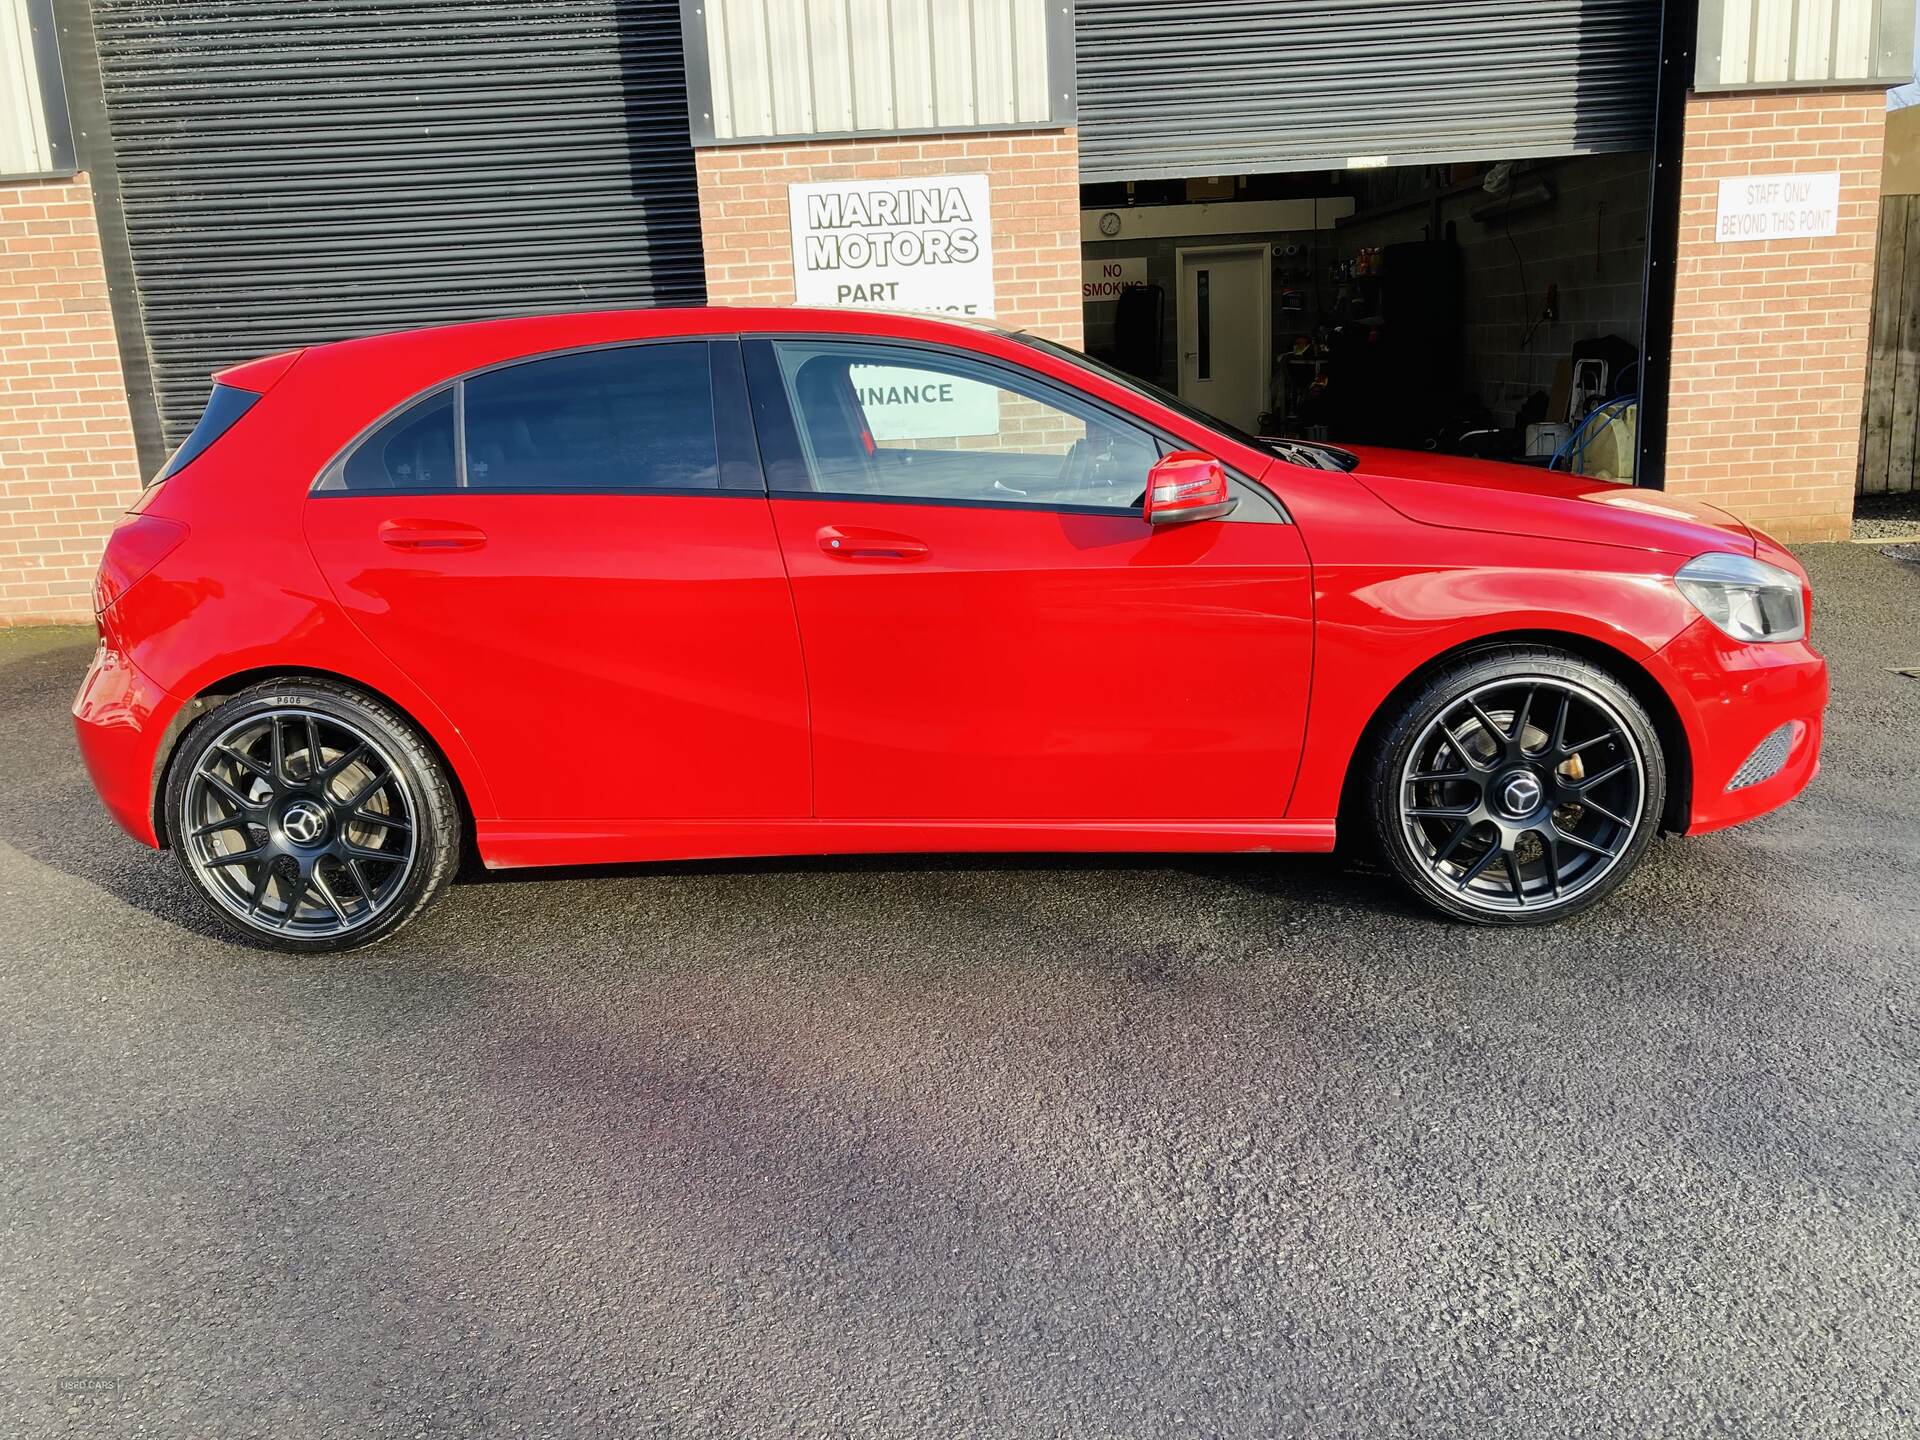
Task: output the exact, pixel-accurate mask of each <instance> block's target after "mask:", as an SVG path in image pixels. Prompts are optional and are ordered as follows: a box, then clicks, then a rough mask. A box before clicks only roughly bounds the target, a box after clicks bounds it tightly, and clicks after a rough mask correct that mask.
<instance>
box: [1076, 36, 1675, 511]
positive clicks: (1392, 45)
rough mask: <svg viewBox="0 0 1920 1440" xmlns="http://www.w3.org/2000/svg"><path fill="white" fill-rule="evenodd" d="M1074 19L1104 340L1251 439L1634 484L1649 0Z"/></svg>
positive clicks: (1122, 362) (1090, 253) (1656, 56)
mask: <svg viewBox="0 0 1920 1440" xmlns="http://www.w3.org/2000/svg"><path fill="white" fill-rule="evenodd" d="M1074 15H1075V39H1076V44H1077V51H1076V65H1077V75H1078V80H1079V88H1080V178H1081V243H1082V261H1083V276H1082V279H1083V288H1082V299H1083V302H1084V305H1085V315H1084V324H1085V335H1086V342H1087V345H1088V348H1089V349H1090V350H1091V351H1093V352H1094V353H1096V354H1098V355H1100V356H1101V357H1102V358H1105V359H1108V360H1110V361H1111V362H1113V363H1114V364H1116V365H1119V366H1120V367H1121V368H1123V369H1127V370H1129V371H1132V372H1133V373H1136V374H1139V375H1140V376H1141V377H1142V378H1143V379H1147V380H1150V381H1152V382H1153V383H1155V384H1158V385H1160V386H1162V387H1163V388H1165V389H1167V390H1171V391H1175V392H1177V393H1178V394H1179V395H1180V396H1181V397H1182V398H1183V399H1186V400H1188V401H1190V402H1191V403H1193V404H1196V405H1198V406H1200V407H1201V408H1202V409H1206V410H1210V411H1212V412H1213V413H1214V414H1217V415H1219V416H1220V417H1221V418H1222V419H1225V420H1229V421H1232V422H1233V423H1235V424H1237V425H1239V426H1240V427H1242V428H1243V429H1247V430H1255V431H1263V432H1267V433H1271V434H1277V435H1282V436H1289V437H1295V438H1301V439H1310V440H1311V439H1322V440H1329V441H1333V442H1336V443H1338V442H1346V443H1351V444H1376V445H1393V446H1402V447H1409V448H1413V449H1420V450H1436V451H1441V452H1447V453H1457V454H1462V455H1473V456H1484V457H1488V458H1497V459H1503V460H1516V461H1523V462H1527V463H1531V464H1535V465H1546V464H1548V463H1550V462H1551V463H1556V464H1558V465H1560V466H1562V467H1564V468H1569V469H1575V470H1580V471H1582V472H1584V473H1588V474H1609V475H1614V476H1617V477H1619V478H1623V479H1625V478H1630V477H1631V472H1632V470H1633V468H1634V466H1635V463H1636V461H1635V450H1636V445H1635V443H1634V432H1635V430H1636V427H1637V426H1638V424H1639V420H1640V415H1639V408H1638V401H1637V396H1638V393H1639V389H1640V374H1639V369H1638V362H1639V359H1640V357H1641V355H1642V354H1643V353H1644V351H1645V349H1646V346H1645V343H1644V332H1645V329H1646V324H1647V320H1646V311H1647V308H1648V306H1647V299H1648V288H1647V278H1646V272H1647V260H1648V248H1647V237H1648V234H1649V224H1648V217H1649V202H1650V189H1651V187H1650V183H1649V182H1650V178H1651V174H1652V170H1653V167H1652V162H1651V156H1652V153H1653V151H1654V148H1655V144H1656V133H1655V132H1656V123H1655V121H1656V113H1655V112H1656V100H1657V98H1658V95H1657V92H1658V85H1657V80H1658V76H1659V73H1660V56H1661V43H1662V42H1661V17H1662V8H1661V6H1660V4H1659V3H1658V0H1399V3H1395V4H1380V3H1373V0H1298V3H1292V4H1287V5H1269V6H1259V7H1254V6H1244V5H1239V4H1234V3H1230V0H1076V4H1075V7H1074ZM1211 20H1218V21H1220V22H1221V23H1218V24H1213V23H1208V22H1209V21H1211ZM1169 57H1171V58H1172V59H1174V60H1177V62H1178V63H1177V64H1169V63H1167V62H1168V58H1169ZM1663 213H1664V212H1663ZM1655 313H1656V314H1660V313H1662V312H1660V311H1659V310H1658V309H1657V308H1656V312H1655ZM1655 323H1656V325H1657V326H1658V327H1659V328H1660V329H1662V330H1664V328H1665V324H1666V322H1665V321H1664V320H1656V322H1655ZM1656 338H1657V341H1658V346H1659V349H1660V350H1661V352H1664V349H1665V338H1664V336H1657V337H1656ZM1663 363H1664V353H1662V354H1661V356H1660V357H1659V358H1658V359H1657V360H1656V362H1655V369H1656V374H1655V375H1654V378H1653V381H1652V382H1651V383H1650V384H1649V385H1648V386H1647V387H1646V388H1647V394H1648V396H1649V398H1650V401H1651V403H1652V405H1653V409H1652V410H1650V411H1649V426H1648V433H1649V435H1651V433H1652V430H1653V428H1654V426H1653V420H1654V417H1655V415H1656V414H1657V412H1658V410H1659V407H1660V405H1661V404H1663V402H1664V375H1665V371H1664V369H1663V368H1660V367H1661V366H1662V365H1663ZM1582 426H1584V427H1585V428H1581V427H1582ZM1556 456H1557V457H1558V458H1557V460H1556V459H1555V457H1556ZM1647 478H1655V477H1652V476H1649V477H1647Z"/></svg>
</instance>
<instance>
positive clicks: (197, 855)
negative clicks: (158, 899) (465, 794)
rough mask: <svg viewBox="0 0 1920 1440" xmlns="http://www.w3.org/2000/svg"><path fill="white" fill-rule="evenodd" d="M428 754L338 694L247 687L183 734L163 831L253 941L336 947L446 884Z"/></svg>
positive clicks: (452, 831)
mask: <svg viewBox="0 0 1920 1440" xmlns="http://www.w3.org/2000/svg"><path fill="white" fill-rule="evenodd" d="M455 815H456V812H455V809H454V804H453V798H452V793H451V790H450V788H449V786H448V783H447V780H446V778H445V775H444V773H443V768H442V766H441V765H440V763H439V761H438V759H437V757H435V756H434V755H433V754H432V752H431V751H430V750H429V749H428V748H427V747H426V745H425V744H424V743H423V742H422V741H421V740H420V738H419V736H418V735H417V734H416V733H415V732H414V730H413V728H412V727H411V726H410V725H408V724H407V723H406V722H405V721H404V720H402V719H401V718H400V717H399V716H397V715H395V714H393V713H392V712H391V711H390V710H388V709H386V707H384V706H382V705H379V704H378V703H376V702H374V701H373V700H371V699H370V698H368V697H366V696H363V695H361V694H359V693H358V692H355V691H351V690H348V689H346V688H345V687H336V686H332V685H326V684H322V683H319V682H297V683H291V682H288V683H274V684H269V685H267V686H262V687H257V688H256V689H254V690H251V691H248V692H246V693H245V694H242V695H240V696H236V697H235V698H234V699H232V700H230V701H228V702H226V703H225V704H224V705H222V706H220V707H219V708H218V709H217V710H215V711H214V712H213V713H211V714H210V715H207V716H206V717H204V718H202V719H201V720H200V721H198V722H197V723H196V724H195V725H194V727H193V728H192V729H191V730H189V731H188V733H187V735H186V736H185V737H183V738H182V741H181V744H180V748H179V750H178V751H177V752H176V754H175V757H174V760H173V763H172V765H171V767H170V770H169V784H168V790H167V808H166V830H167V835H168V838H169V840H170V842H171V843H172V846H173V848H174V851H175V853H176V855H177V856H178V858H179V862H180V864H181V866H182V868H183V869H184V870H185V871H186V873H187V876H188V878H189V879H190V880H191V881H192V882H193V885H194V888H195V889H196V890H197V891H198V893H199V894H200V895H201V896H202V898H203V899H205V900H206V901H207V902H208V903H209V904H210V905H211V906H212V907H213V908H214V910H215V912H216V913H218V914H219V915H220V917H221V919H222V920H224V921H225V922H227V923H228V924H229V925H230V926H232V927H234V928H236V929H237V930H239V931H240V932H241V933H242V934H244V935H245V936H246V937H247V938H249V939H251V940H253V941H255V942H256V943H263V944H266V945H270V946H274V947H276V948H281V949H295V950H345V949H354V948H357V947H359V946H362V945H367V944H371V943H373V942H374V941H375V940H378V939H382V938H384V937H385V936H387V935H389V934H391V933H392V932H393V931H394V930H396V929H398V928H399V926H400V925H402V924H404V923H405V922H406V921H407V920H408V919H410V918H411V917H412V916H413V915H414V914H416V913H418V911H419V910H420V909H421V908H422V907H423V906H424V905H425V904H426V902H427V901H428V900H429V899H431V898H432V897H433V896H434V895H435V894H437V893H438V892H439V890H440V889H441V888H442V887H443V886H444V885H445V883H446V880H447V878H448V877H449V876H450V875H451V873H452V869H453V866H454V864H455V862H456V860H457V854H458V848H459V830H458V825H457V822H456V819H455Z"/></svg>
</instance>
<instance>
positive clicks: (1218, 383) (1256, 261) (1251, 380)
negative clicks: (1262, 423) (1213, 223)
mask: <svg viewBox="0 0 1920 1440" xmlns="http://www.w3.org/2000/svg"><path fill="white" fill-rule="evenodd" d="M1178 260H1179V264H1178V270H1179V280H1180V398H1181V399H1182V400H1185V401H1188V402H1189V403H1191V404H1194V405H1198V406H1199V407H1200V408H1201V409H1202V410H1205V411H1206V412H1207V413H1208V414H1210V415H1218V416H1219V417H1220V418H1221V419H1222V420H1230V421H1232V422H1233V423H1234V424H1235V425H1238V426H1239V427H1240V428H1241V429H1243V430H1252V429H1255V428H1256V427H1257V426H1258V424H1259V420H1260V412H1261V411H1263V410H1265V409H1266V408H1267V379H1268V374H1269V372H1270V371H1271V369H1272V367H1273V301H1272V293H1271V286H1272V275H1273V262H1272V255H1271V247H1269V246H1267V245H1221V246H1209V247H1207V248H1205V249H1194V250H1182V251H1180V252H1179V253H1178Z"/></svg>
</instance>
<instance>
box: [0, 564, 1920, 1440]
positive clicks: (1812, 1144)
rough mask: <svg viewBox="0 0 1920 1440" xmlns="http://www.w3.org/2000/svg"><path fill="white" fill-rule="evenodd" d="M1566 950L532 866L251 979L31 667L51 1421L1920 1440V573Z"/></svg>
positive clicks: (26, 966)
mask: <svg viewBox="0 0 1920 1440" xmlns="http://www.w3.org/2000/svg"><path fill="white" fill-rule="evenodd" d="M1807 559H1808V563H1809V564H1810V566H1811V567H1812V569H1813V573H1814V575H1815V580H1816V585H1817V588H1818V607H1817V613H1816V622H1815V625H1816V636H1815V638H1816V641H1817V643H1819V644H1820V645H1821V646H1822V648H1824V649H1825V650H1826V652H1827V654H1828V655H1829V656H1830V658H1831V659H1832V661H1833V664H1834V702H1833V709H1832V711H1831V714H1830V729H1829V734H1828V745H1827V754H1826V765H1825V770H1824V772H1823V773H1822V774H1821V776H1820V777H1819V779H1818V780H1817V781H1816V782H1815V784H1814V786H1813V788H1812V789H1811V790H1810V791H1809V793H1808V794H1807V795H1806V796H1805V797H1803V798H1802V799H1801V800H1800V801H1799V802H1797V803H1796V804H1794V805H1793V806H1791V807H1789V808H1788V809H1786V810H1785V811H1783V812H1781V813H1779V814H1777V815H1774V816H1772V817H1769V818H1767V819H1765V820H1762V821H1760V822H1757V823H1755V824H1753V825H1750V826H1747V827H1745V828H1743V829H1740V830H1736V831H1733V832H1731V833H1726V834H1722V835H1717V836H1710V837H1702V838H1700V839H1696V840H1665V841H1661V842H1659V843H1657V844H1656V845H1655V847H1654V848H1653V850H1652V852H1651V854H1650V856H1649V858H1648V860H1647V862H1646V864H1645V866H1644V868H1643V869H1642V871H1641V872H1640V874H1639V875H1638V876H1637V877H1636V878H1635V879H1634V880H1633V881H1632V882H1631V883H1630V884H1629V885H1628V886H1627V887H1626V888H1625V889H1624V890H1623V891H1622V892H1621V893H1620V894H1619V895H1617V896H1616V897H1615V898H1614V899H1613V900H1612V901H1610V902H1609V903H1608V904H1606V905H1605V906H1603V907H1602V908H1600V909H1599V910H1598V911H1597V912H1595V913H1592V914H1590V915H1588V916H1585V917H1582V918H1580V919H1577V920H1575V921H1573V922H1570V923H1568V924H1565V925H1563V926H1561V927H1559V928H1557V929H1554V930H1551V931H1547V932H1544V933H1542V932H1525V933H1494V932H1487V931H1479V930H1473V929H1466V928H1461V927H1459V926H1455V925H1451V924H1447V923H1444V922H1440V921H1437V920H1430V919H1427V918H1425V916H1423V915H1421V914H1419V913H1417V912H1416V911H1414V910H1413V909H1411V908H1410V907H1409V906H1408V905H1407V904H1406V903H1405V902H1403V901H1402V900H1401V899H1400V898H1399V897H1398V895H1397V894H1396V892H1394V891H1393V890H1392V889H1391V888H1390V887H1389V886H1388V885H1387V883H1386V882H1385V880H1384V879H1383V878H1382V877H1381V876H1380V875H1378V874H1377V873H1374V872H1372V871H1370V870H1369V869H1368V868H1366V867H1365V866H1363V865H1355V864H1353V863H1351V862H1345V861H1338V860H1333V859H1325V858H1304V857H1302V858H1281V857H1265V858H1256V857H1247V858H1233V859H1215V858H1208V859H1193V860H1187V859H1173V860H1168V861H1163V860H1142V859H1131V858H1121V859H1114V860H1110V861H1109V860H1088V861H1074V862H1061V861H1050V860H1026V859H1014V860H1005V861H1001V860H973V859H925V860H921V859H903V860H878V861H859V862H841V861H828V862H765V863H742V864H727V865H703V866H687V867H676V868H672V869H666V870H648V869H638V868H635V869H622V870H618V871H612V872H595V873H588V872H568V873H564V874H545V875H537V876H521V877H516V878H493V879H486V880H481V881H477V882H473V883H466V884H462V885H460V886H458V887H457V888H456V889H455V890H454V891H453V892H452V893H450V894H449V895H448V896H447V897H446V899H445V900H444V901H443V902H442V903H441V904H440V906H439V907H438V908H437V909H436V910H435V911H433V912H431V913H430V914H429V915H428V916H427V917H426V918H425V919H423V920H422V921H421V922H419V923H418V924H416V925H415V926H414V927H413V928H411V929H410V930H408V931H407V932H405V933H404V934H403V936H402V937H401V938H400V939H399V940H397V941H396V942H394V943H393V944H392V945H390V946H387V947H385V948H382V949H379V950H377V951H375V952H372V953H371V954H369V955H366V956H355V957H347V958H341V959H314V958H291V957H286V956H279V955H273V954H269V953H265V952H260V951H255V950H250V949H245V948H241V947H238V946H235V945H231V944H228V943H226V942H225V941H223V940H222V939H220V938H218V937H217V936H215V935H214V934H213V933H212V932H211V929H210V926H209V924H208V923H207V922H204V921H203V920H202V918H201V917H200V915H199V913H198V911H197V910H196V909H195V908H194V907H193V906H192V904H191V899H190V897H189V895H188V894H187V893H186V890H185V888H184V885H183V882H182V881H181V880H180V879H178V878H177V877H176V874H175V872H174V870H173V869H172V867H171V864H170V862H168V861H167V860H165V859H163V858H162V857H159V856H156V855H154V854H151V853H149V852H147V851H145V850H143V849H141V848H140V847H138V846H136V845H134V844H133V843H132V842H130V841H127V840H126V839H124V838H123V837H122V836H121V835H120V834H119V833H118V832H117V831H116V830H115V829H114V828H113V826H112V825H111V823H110V822H109V821H108V819H107V817H106V815H105V814H104V813H103V812H102V811H101V809H100V807H99V805H98V803H97V802H96V800H95V798H94V796H93V794H92V792H91V790H90V789H89V787H88V784H87V781H86V779H85V777H84V775H83V773H82V771H81V769H80V766H79V762H78V759H77V757H76V754H75V751H74V748H73V741H72V738H71V735H70V733H69V729H68V721H67V715H66V706H67V704H68V702H69V700H70V698H71V695H72V693H73V691H74V689H75V687H76V685H77V683H78V680H79V678H80V675H81V672H82V670H83V668H84V666H85V664H86V659H87V651H88V648H89V646H90V643H91V639H90V636H88V635H85V634H81V633H79V632H74V631H58V632H52V631H41V632H16V633H11V634H5V635H0V1080H4V1085H3V1086H0V1095H3V1096H4V1099H3V1100H0V1139H3V1140H4V1157H5V1158H4V1162H3V1163H0V1435H5V1436H16V1435H17V1436H29V1435H38V1434H71V1435H86V1436H95V1435H121V1434H127V1435H146V1436H186V1437H216V1436H274V1437H298V1436H307V1435H350V1436H388V1435H393V1436H403V1437H404V1436H478V1435H528V1436H542V1435H555V1436H560V1435H591V1436H601V1435H605V1436H615V1435H619V1436H643V1435H671V1436H761V1435H770V1436H781V1435H797V1436H802V1435H803V1436H841V1435H862V1436H866V1435H872V1436H914V1437H921V1436H953V1435H976V1434H977V1435H1009V1436H1011V1435H1020V1436H1026V1435H1032V1436H1053V1435H1089V1436H1096V1435H1097V1436H1226V1435H1247V1436H1286V1435H1311V1436H1355V1437H1361V1436H1365V1437H1379V1436H1398V1435H1416V1434H1417V1435H1458V1436H1472V1437H1476V1440H1480V1437H1489V1436H1515V1437H1519V1436H1526V1437H1547V1436H1563V1435H1564V1436H1617V1435H1635V1436H1641V1435H1648V1436H1652V1435H1660V1436H1665V1435H1688V1436H1692V1435H1721V1434H1726V1435H1738V1436H1795V1437H1807V1436H1847V1437H1853V1436H1912V1435H1914V1434H1916V1433H1920V1360H1917V1359H1916V1356H1917V1355H1920V1301H1917V1300H1916V1296H1917V1295H1920V1223H1917V1222H1920V1175H1917V1174H1916V1168H1917V1166H1920V1032H1917V1031H1916V1019H1920V972H1917V969H1916V961H1917V960H1920V894H1917V887H1920V818H1917V817H1916V811H1917V809H1920V777H1916V768H1917V767H1920V680H1914V679H1909V678H1905V677H1902V676H1900V675H1898V674H1896V673H1894V667H1898V666H1903V665H1920V567H1914V566H1907V565H1901V564H1899V563H1896V562H1895V561H1893V560H1890V559H1888V558H1885V557H1883V556H1882V555H1881V554H1880V553H1879V552H1878V551H1876V550H1875V549H1873V548H1872V547H1868V546H1860V545H1851V546H1849V545H1838V546H1831V547H1826V548H1823V549H1819V550H1814V551H1810V552H1808V554H1807Z"/></svg>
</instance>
